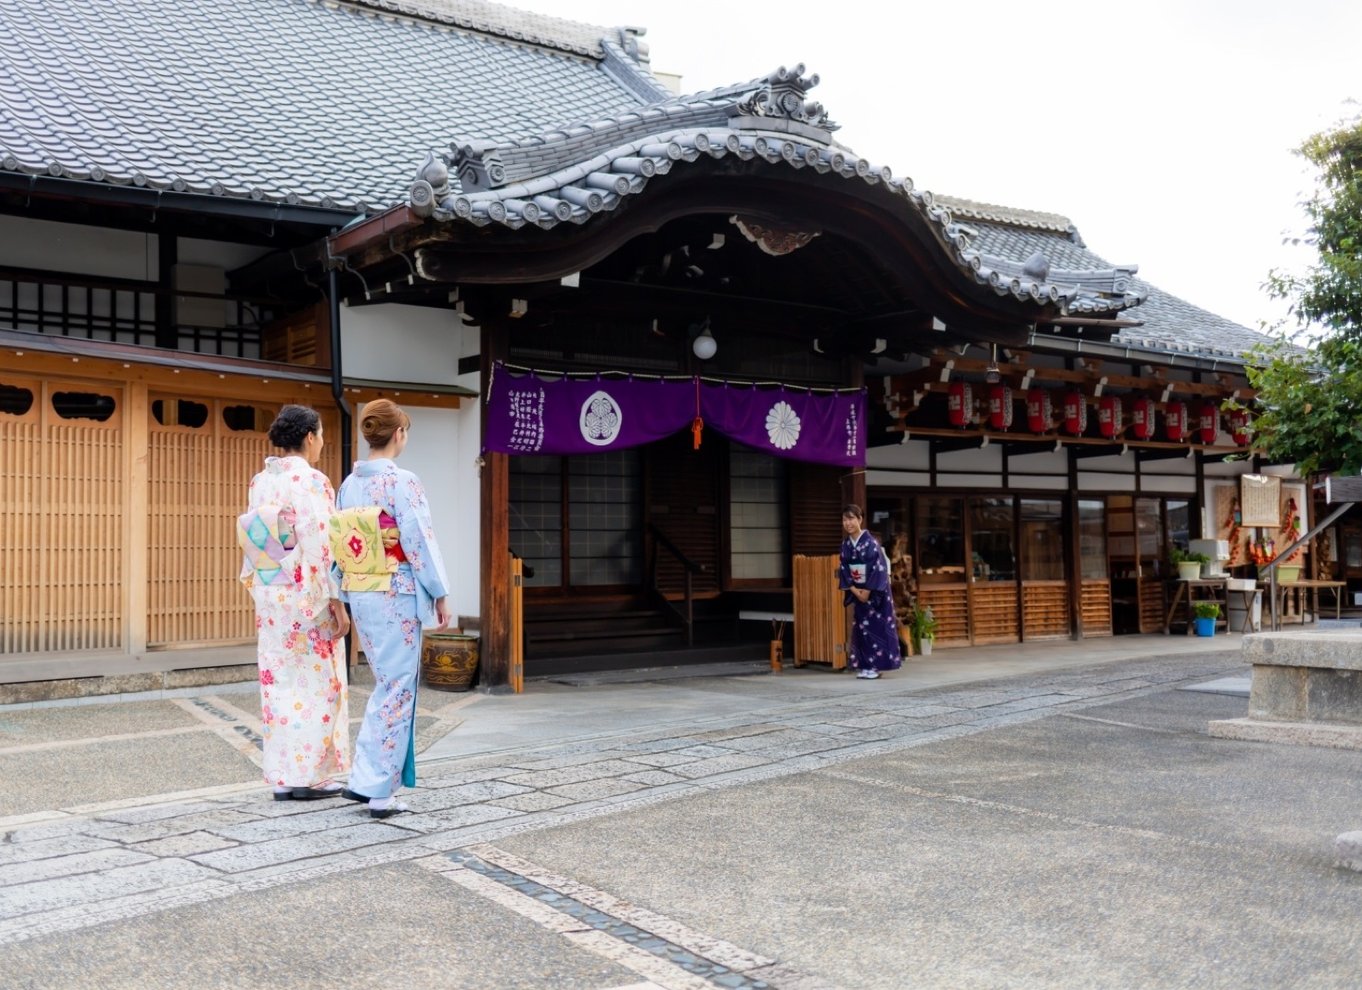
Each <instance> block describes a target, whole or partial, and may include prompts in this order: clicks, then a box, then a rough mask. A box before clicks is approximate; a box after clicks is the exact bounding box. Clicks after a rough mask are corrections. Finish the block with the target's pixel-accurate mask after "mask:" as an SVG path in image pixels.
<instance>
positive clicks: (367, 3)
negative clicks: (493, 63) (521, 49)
mask: <svg viewBox="0 0 1362 990" xmlns="http://www.w3.org/2000/svg"><path fill="white" fill-rule="evenodd" d="M348 2H349V3H350V4H352V5H353V6H356V7H372V8H374V9H375V10H382V11H387V12H390V13H397V14H406V15H409V16H413V17H418V18H421V19H423V20H432V21H439V22H441V23H444V24H451V25H454V26H456V27H461V28H467V29H469V30H472V31H480V32H482V33H484V34H490V35H495V36H497V37H501V38H510V39H512V40H514V41H524V42H527V43H529V44H532V45H541V46H543V47H545V48H554V49H558V50H559V51H565V52H572V53H574V54H577V55H585V56H587V57H589V58H602V57H603V56H604V54H605V52H604V51H603V50H602V48H601V40H602V39H603V38H605V37H606V36H607V35H609V34H611V33H612V32H611V31H610V30H609V29H608V28H604V27H599V26H597V25H595V24H583V23H582V22H580V21H570V20H567V19H565V18H562V17H549V16H547V15H545V14H535V13H531V12H530V11H528V10H520V9H518V8H516V7H508V6H507V5H506V4H501V3H490V2H488V0H348ZM640 33H641V32H640Z"/></svg>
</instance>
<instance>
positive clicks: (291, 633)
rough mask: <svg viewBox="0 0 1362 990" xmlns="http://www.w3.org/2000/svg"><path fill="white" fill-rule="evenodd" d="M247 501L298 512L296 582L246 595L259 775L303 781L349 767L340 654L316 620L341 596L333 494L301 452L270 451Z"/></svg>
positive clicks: (295, 783) (287, 782) (283, 782)
mask: <svg viewBox="0 0 1362 990" xmlns="http://www.w3.org/2000/svg"><path fill="white" fill-rule="evenodd" d="M250 505H251V507H252V508H256V507H259V506H262V505H289V506H292V507H293V509H294V511H295V512H296V513H297V522H296V524H295V532H296V533H297V534H298V548H297V550H296V551H295V553H296V554H297V557H296V559H295V560H294V561H293V562H292V567H291V570H292V574H293V579H294V586H293V587H292V588H289V587H286V586H281V585H271V586H269V587H267V588H266V587H253V588H252V589H251V595H252V597H253V598H254V599H255V608H256V633H257V637H258V658H257V659H258V662H259V665H260V714H261V718H260V722H261V735H262V736H263V738H264V750H265V753H264V756H265V759H264V772H265V779H266V780H267V781H268V782H269V783H271V784H274V785H276V786H281V787H308V786H311V785H314V784H319V783H321V782H322V781H324V780H326V779H328V778H331V777H335V776H336V775H338V774H342V773H345V772H346V771H347V770H349V769H350V733H349V728H348V718H347V711H348V708H347V705H348V701H347V695H348V691H347V688H346V683H345V666H344V659H343V657H342V655H341V653H342V651H340V650H337V649H335V648H334V645H333V643H332V642H331V640H330V639H328V638H326V636H325V635H323V632H322V630H321V629H319V628H318V626H317V621H316V617H317V616H327V615H328V614H329V612H328V601H329V600H330V599H331V598H334V597H339V594H338V590H337V588H336V586H335V583H334V581H333V580H332V577H331V548H330V546H329V544H328V541H327V539H326V530H327V523H328V520H329V519H330V517H331V514H332V513H333V512H334V511H335V496H334V494H333V492H332V488H331V483H330V482H329V481H327V479H326V476H325V475H324V474H322V473H321V472H320V471H316V470H313V469H312V468H311V467H309V466H308V465H307V462H306V461H304V460H303V459H302V458H301V457H271V458H267V459H266V461H265V470H264V471H262V472H260V473H259V474H257V475H256V476H255V478H254V479H252V481H251V486H250ZM286 559H287V558H286ZM285 712H289V713H293V714H292V717H290V716H289V715H286V714H283V713H285Z"/></svg>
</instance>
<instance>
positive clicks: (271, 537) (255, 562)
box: [236, 505, 298, 587]
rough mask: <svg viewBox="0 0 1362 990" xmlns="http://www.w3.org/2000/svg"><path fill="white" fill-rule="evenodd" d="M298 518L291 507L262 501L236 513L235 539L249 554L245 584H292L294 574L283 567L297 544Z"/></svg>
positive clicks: (243, 575)
mask: <svg viewBox="0 0 1362 990" xmlns="http://www.w3.org/2000/svg"><path fill="white" fill-rule="evenodd" d="M296 521H297V516H296V514H295V513H294V511H293V510H292V509H289V508H282V507H280V506H277V505H262V506H261V507H260V508H258V509H252V510H250V511H249V512H246V513H243V514H242V515H240V516H238V517H237V521H236V540H237V543H239V544H240V545H241V549H242V551H244V552H245V554H246V559H245V562H244V564H243V565H242V568H241V582H242V584H245V585H246V586H247V587H250V586H251V584H252V583H257V582H258V583H259V584H262V585H271V584H284V585H292V584H293V575H292V574H290V573H289V572H288V571H287V570H285V569H284V565H283V561H284V558H285V557H287V556H288V555H289V554H290V553H291V552H292V551H293V549H294V548H295V547H296V546H297V545H298V537H297V534H296V533H295V532H294V529H293V526H294V523H295V522H296Z"/></svg>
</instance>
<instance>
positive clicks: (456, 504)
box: [341, 305, 482, 616]
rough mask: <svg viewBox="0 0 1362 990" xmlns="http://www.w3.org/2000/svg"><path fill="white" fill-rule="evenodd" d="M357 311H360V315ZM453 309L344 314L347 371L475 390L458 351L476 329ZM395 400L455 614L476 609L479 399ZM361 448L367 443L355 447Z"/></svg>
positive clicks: (469, 344) (470, 346) (408, 464)
mask: <svg viewBox="0 0 1362 990" xmlns="http://www.w3.org/2000/svg"><path fill="white" fill-rule="evenodd" d="M357 314H362V315H361V318H359V319H356V315H357ZM456 321H457V317H455V316H454V314H453V313H452V311H448V310H431V309H425V308H423V307H416V306H392V305H384V306H373V307H362V308H358V307H357V308H354V309H346V310H344V311H342V313H341V333H342V349H343V350H342V357H343V360H344V362H345V374H346V375H347V376H349V377H354V378H369V379H379V380H383V381H396V382H402V381H421V382H428V383H432V384H449V385H462V386H464V387H465V388H469V389H474V390H476V389H477V388H478V385H479V376H478V374H477V373H476V372H474V373H471V374H466V375H459V374H458V373H457V371H458V361H459V357H460V356H464V355H466V354H477V352H478V347H479V339H480V335H479V331H478V328H477V327H469V326H463V325H460V324H458V323H457V322H456ZM393 398H394V401H396V402H397V403H398V404H399V405H402V407H403V409H405V410H406V412H407V414H408V415H410V416H411V420H412V426H411V439H410V440H409V441H408V443H407V449H406V452H405V453H404V454H403V455H402V462H401V463H402V466H403V467H405V468H407V469H408V470H409V471H414V472H416V474H417V475H418V476H419V477H420V478H421V483H422V485H423V486H424V487H425V489H426V494H427V496H428V498H429V499H430V507H431V517H432V520H433V521H434V524H435V536H436V539H438V540H439V543H440V552H441V554H442V555H443V556H444V561H445V570H446V572H447V574H448V577H449V582H450V591H449V594H450V604H451V606H452V610H453V612H454V614H455V615H465V616H476V615H478V614H479V598H480V585H479V579H480V575H481V573H482V571H481V566H480V561H479V545H480V535H481V483H480V481H479V478H478V465H477V458H478V454H479V452H480V450H481V446H482V428H481V424H482V420H481V412H480V402H479V400H478V399H477V398H468V399H464V400H462V402H461V403H460V406H459V408H458V409H433V408H422V407H420V406H417V405H412V404H410V403H403V399H402V395H401V394H400V389H399V390H395V392H394V396H393ZM356 452H357V454H359V455H360V456H363V453H364V442H363V440H362V439H361V440H360V441H359V442H358V443H357V444H356Z"/></svg>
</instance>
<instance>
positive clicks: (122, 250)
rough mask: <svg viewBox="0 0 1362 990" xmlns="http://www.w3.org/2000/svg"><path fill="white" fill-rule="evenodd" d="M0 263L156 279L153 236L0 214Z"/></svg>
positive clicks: (58, 270) (107, 275) (154, 240)
mask: <svg viewBox="0 0 1362 990" xmlns="http://www.w3.org/2000/svg"><path fill="white" fill-rule="evenodd" d="M0 266H5V267H10V268H38V269H45V270H47V271H54V272H71V273H75V274H85V275H97V276H103V277H105V278H135V279H155V278H156V237H155V235H154V234H139V233H134V232H132V231H127V230H109V229H106V228H104V227H87V226H85V225H83V224H75V223H53V222H51V221H48V220H30V219H29V218H27V217H10V216H0Z"/></svg>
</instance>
